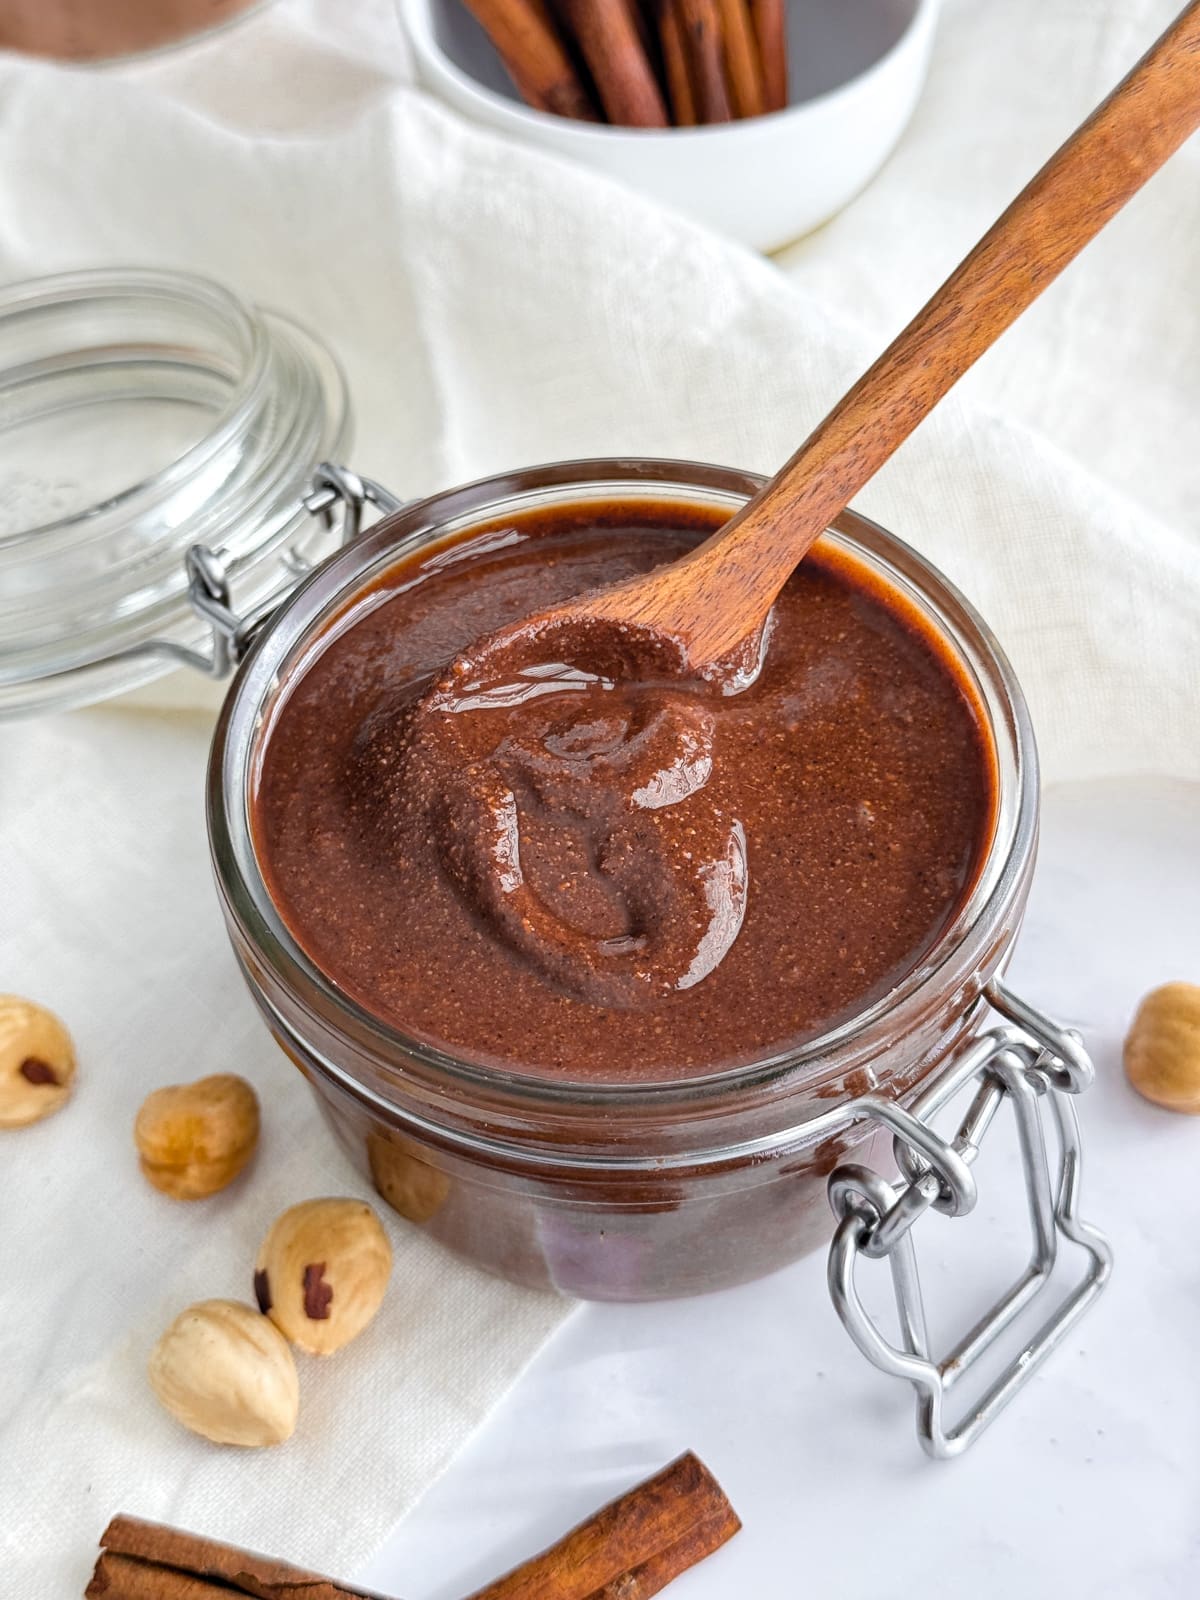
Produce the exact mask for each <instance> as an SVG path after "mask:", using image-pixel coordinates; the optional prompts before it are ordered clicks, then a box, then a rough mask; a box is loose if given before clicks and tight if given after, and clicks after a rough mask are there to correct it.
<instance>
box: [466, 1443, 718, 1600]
mask: <svg viewBox="0 0 1200 1600" xmlns="http://www.w3.org/2000/svg"><path fill="white" fill-rule="evenodd" d="M740 1527H741V1522H740V1521H739V1520H738V1516H737V1513H736V1512H735V1511H734V1509H733V1507H732V1506H731V1505H730V1504H729V1501H728V1500H727V1499H726V1498H725V1494H724V1492H723V1490H722V1489H721V1486H720V1484H719V1483H718V1482H717V1481H716V1479H715V1478H714V1477H713V1476H712V1474H711V1473H710V1472H709V1470H708V1468H707V1467H706V1466H705V1465H704V1464H703V1462H701V1461H699V1460H698V1459H697V1458H696V1457H695V1456H694V1455H693V1454H692V1453H691V1452H690V1451H689V1452H688V1453H687V1454H686V1455H682V1456H680V1457H679V1459H678V1460H676V1461H672V1462H671V1464H670V1466H668V1467H664V1468H663V1470H662V1471H661V1472H660V1473H658V1474H656V1476H655V1477H653V1478H650V1479H648V1480H647V1481H646V1482H645V1483H641V1484H639V1485H638V1486H637V1487H636V1488H635V1489H631V1490H630V1491H629V1493H628V1494H623V1495H621V1496H620V1498H619V1499H617V1500H613V1501H612V1502H610V1504H608V1505H606V1506H604V1507H603V1508H602V1509H601V1510H600V1511H598V1512H596V1514H595V1516H592V1517H589V1518H588V1519H587V1521H586V1522H581V1523H580V1524H579V1526H578V1527H577V1528H574V1529H573V1530H572V1531H571V1532H570V1533H568V1534H567V1536H566V1537H565V1538H563V1539H560V1540H559V1542H558V1543H557V1544H555V1545H552V1546H551V1547H550V1549H549V1550H545V1551H543V1552H542V1554H541V1555H540V1556H535V1557H534V1558H533V1560H532V1561H527V1562H525V1563H524V1564H523V1565H522V1566H520V1567H517V1568H515V1569H514V1570H513V1571H512V1572H510V1573H508V1574H506V1576H504V1577H503V1578H499V1579H497V1581H496V1582H495V1583H492V1584H489V1585H488V1586H487V1588H486V1589H479V1590H477V1591H476V1593H474V1594H473V1595H471V1596H469V1600H643V1597H645V1596H648V1595H653V1594H657V1593H658V1591H659V1590H660V1589H661V1588H662V1587H663V1586H664V1584H667V1583H670V1581H671V1579H672V1578H676V1577H678V1576H679V1574H680V1573H681V1572H684V1571H686V1570H687V1568H688V1567H691V1566H694V1565H695V1564H696V1562H698V1561H702V1560H703V1559H704V1557H705V1556H709V1555H711V1554H712V1553H713V1551H714V1550H717V1549H719V1548H720V1546H721V1545H723V1544H724V1543H725V1542H726V1540H728V1539H732V1537H733V1535H734V1534H735V1533H736V1532H737V1531H738V1529H739V1528H740Z"/></svg>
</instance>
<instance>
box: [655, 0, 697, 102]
mask: <svg viewBox="0 0 1200 1600" xmlns="http://www.w3.org/2000/svg"><path fill="white" fill-rule="evenodd" d="M658 37H659V42H660V44H661V46H662V57H663V72H664V73H665V75H666V80H667V95H668V97H669V99H670V101H671V113H672V117H673V120H674V122H675V126H676V127H677V128H690V127H693V126H694V125H695V121H696V97H695V95H693V93H692V80H691V75H690V72H689V69H688V55H687V41H686V39H685V38H684V32H683V19H682V17H681V15H680V11H679V6H678V4H677V0H659V4H658Z"/></svg>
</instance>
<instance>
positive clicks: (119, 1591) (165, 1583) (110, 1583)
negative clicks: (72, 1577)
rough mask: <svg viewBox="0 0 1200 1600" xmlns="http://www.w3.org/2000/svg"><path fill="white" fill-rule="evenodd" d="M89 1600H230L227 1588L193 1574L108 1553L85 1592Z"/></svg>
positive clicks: (102, 1559)
mask: <svg viewBox="0 0 1200 1600" xmlns="http://www.w3.org/2000/svg"><path fill="white" fill-rule="evenodd" d="M84 1592H85V1595H86V1597H87V1600H100V1597H101V1596H103V1600H220V1597H221V1596H222V1595H223V1596H224V1597H225V1600H229V1594H230V1590H229V1589H228V1587H227V1586H226V1585H225V1584H223V1583H222V1584H215V1583H209V1582H208V1581H207V1579H205V1578H197V1577H196V1576H195V1575H194V1574H192V1573H187V1572H176V1571H175V1570H174V1568H172V1567H160V1566H159V1565H158V1564H157V1563H156V1562H148V1561H135V1560H133V1559H132V1558H131V1557H130V1556H114V1555H110V1554H109V1553H108V1551H105V1552H104V1553H103V1554H102V1555H101V1557H100V1559H99V1560H98V1561H97V1562H96V1570H95V1572H93V1574H92V1580H91V1582H90V1583H89V1584H88V1586H87V1589H86V1590H85V1591H84Z"/></svg>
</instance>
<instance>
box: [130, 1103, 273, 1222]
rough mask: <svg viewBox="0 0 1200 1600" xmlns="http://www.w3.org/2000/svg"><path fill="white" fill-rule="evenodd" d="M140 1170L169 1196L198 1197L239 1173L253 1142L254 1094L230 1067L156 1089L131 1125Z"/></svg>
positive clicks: (255, 1131) (255, 1133) (255, 1139)
mask: <svg viewBox="0 0 1200 1600" xmlns="http://www.w3.org/2000/svg"><path fill="white" fill-rule="evenodd" d="M133 1137H134V1140H135V1141H136V1143H137V1147H138V1154H139V1156H140V1157H141V1167H142V1171H143V1172H144V1173H145V1174H146V1177H147V1178H148V1179H149V1180H150V1182H151V1183H152V1184H153V1185H154V1187H155V1188H156V1189H161V1190H162V1192H163V1194H169V1195H171V1196H172V1198H173V1199H175V1200H203V1199H204V1198H205V1196H206V1195H210V1194H216V1192H217V1190H218V1189H224V1188H225V1186H226V1184H230V1183H232V1182H233V1180H234V1179H235V1178H236V1177H237V1175H238V1173H239V1172H241V1170H242V1168H243V1167H244V1166H245V1165H246V1163H247V1162H248V1161H249V1160H250V1157H251V1156H252V1155H253V1154H254V1148H255V1146H256V1145H257V1143H258V1097H257V1096H256V1095H255V1093H254V1090H253V1089H252V1088H251V1087H250V1085H249V1084H248V1083H247V1082H246V1080H245V1079H244V1078H238V1077H235V1076H234V1075H233V1073H230V1072H220V1073H217V1074H216V1076H215V1077H212V1078H200V1079H198V1080H197V1081H196V1082H195V1083H183V1084H176V1085H173V1086H172V1087H171V1088H168V1089H156V1090H155V1091H154V1093H153V1094H151V1095H148V1096H147V1097H146V1099H145V1100H144V1101H143V1102H142V1109H141V1110H140V1111H139V1112H138V1114H137V1121H136V1122H135V1124H134V1128H133Z"/></svg>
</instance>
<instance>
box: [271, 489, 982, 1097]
mask: <svg viewBox="0 0 1200 1600" xmlns="http://www.w3.org/2000/svg"><path fill="white" fill-rule="evenodd" d="M719 520H720V518H719V515H718V514H717V513H716V512H715V511H713V510H712V509H710V508H700V507H696V508H685V507H681V506H680V505H678V504H675V503H663V504H661V505H657V504H654V503H647V502H646V501H644V500H640V499H639V500H636V501H630V502H628V503H622V502H619V501H614V502H611V503H606V504H602V505H597V504H594V503H587V504H580V505H578V506H566V507H564V506H562V505H559V506H555V507H553V508H550V509H547V510H542V511H537V512H525V513H523V514H522V515H521V516H520V517H518V518H516V519H508V520H505V521H503V522H496V523H493V524H489V525H487V526H485V527H482V528H481V527H478V526H477V527H474V528H472V529H470V530H469V531H468V532H466V533H465V534H463V535H460V536H459V537H457V538H451V539H449V540H447V541H444V542H443V543H441V544H440V545H438V546H435V547H433V548H432V549H431V548H430V547H428V546H426V547H425V548H423V549H422V550H421V551H420V552H419V553H417V554H415V555H413V556H412V557H411V558H410V559H409V560H407V561H401V562H399V563H398V564H397V565H396V566H395V567H393V568H392V569H391V570H390V571H388V572H387V573H386V575H385V576H384V577H383V578H382V579H381V580H380V581H379V582H378V583H377V584H376V585H375V587H374V588H373V589H372V590H371V591H370V592H369V593H368V594H367V595H366V596H359V597H358V598H357V599H356V601H355V602H354V603H353V604H352V606H351V608H350V610H349V611H348V612H347V613H345V614H344V615H343V616H342V617H340V618H339V619H337V621H336V622H335V624H334V625H333V626H332V627H330V628H329V629H328V630H327V631H326V634H325V635H324V637H323V639H322V640H320V641H319V642H318V645H317V646H316V648H315V649H314V651H313V652H312V654H311V655H310V656H309V658H308V659H307V660H306V661H305V662H304V663H303V664H302V666H301V668H300V669H299V671H298V672H297V673H296V674H295V675H294V677H293V680H292V681H291V683H290V684H289V686H288V687H287V688H286V689H285V692H284V694H283V696H282V698H281V702H280V704H279V706H278V708H277V709H276V712H275V714H274V717H273V720H272V724H271V726H270V728H269V730H268V736H267V738H266V740H265V744H264V747H263V751H262V757H261V770H260V774H259V781H258V785H257V791H256V795H255V805H254V833H255V843H256V849H257V852H258V855H259V858H260V862H261V864H262V867H263V871H264V875H265V877H266V881H267V883H268V886H269V888H270V891H271V894H272V897H273V899H274V900H275V902H276V904H277V905H278V907H279V909H280V911H281V913H282V915H283V916H284V918H285V920H286V921H287V923H288V925H289V927H290V928H291V930H292V932H293V935H294V936H295V937H296V939H297V940H298V941H299V942H300V944H301V945H302V946H303V947H304V948H305V949H306V950H307V951H308V953H309V954H310V956H311V957H312V959H313V960H315V961H316V962H317V963H318V964H319V965H320V966H321V967H322V969H323V970H324V971H325V972H326V973H327V974H328V975H329V976H330V977H331V978H333V979H334V981H335V982H336V983H337V984H338V985H340V987H341V988H342V989H343V990H345V991H346V992H347V993H349V994H350V995H352V996H353V997H354V998H355V999H356V1000H358V1001H359V1002H360V1003H361V1004H362V1005H364V1006H365V1007H366V1008H368V1009H369V1010H371V1011H372V1012H374V1013H375V1014H376V1015H378V1016H380V1017H381V1018H382V1019H384V1020H385V1021H387V1022H389V1023H391V1024H392V1025H394V1026H396V1027H397V1028H399V1029H400V1030H401V1031H403V1032H404V1033H406V1034H409V1035H410V1036H413V1037H415V1038H418V1039H421V1040H423V1041H425V1042H427V1043H431V1044H434V1045H438V1046H441V1047H442V1048H444V1049H447V1050H449V1051H450V1052H452V1053H454V1054H455V1055H458V1056H462V1057H465V1058H466V1059H469V1060H473V1061H478V1062H482V1063H485V1064H489V1065H492V1066H499V1067H503V1068H506V1069H508V1070H510V1071H516V1072H520V1073H523V1074H526V1075H530V1076H536V1077H547V1078H561V1079H565V1080H569V1081H575V1082H588V1081H593V1082H608V1083H621V1082H638V1081H654V1080H666V1079H681V1078H688V1077H693V1076H701V1075H707V1074H710V1073H712V1072H716V1071H720V1070H722V1069H725V1068H728V1067H732V1066H735V1065H738V1064H741V1063H745V1062H748V1061H752V1060H757V1059H762V1058H763V1057H764V1056H768V1055H772V1054H775V1053H777V1052H780V1051H783V1050H786V1049H787V1048H788V1047H790V1046H794V1045H796V1044H799V1043H801V1042H802V1041H804V1040H805V1039H807V1038H811V1037H812V1036H814V1035H815V1034H816V1033H818V1032H821V1031H823V1030H825V1029H826V1028H828V1027H829V1026H830V1025H831V1024H834V1023H836V1022H837V1021H839V1020H840V1019H842V1018H845V1017H847V1016H849V1015H850V1014H852V1013H854V1012H856V1011H860V1010H862V1009H863V1008H864V1007H865V1006H866V1005H868V1004H869V1003H870V1002H871V1001H872V1000H874V999H876V998H878V997H879V996H881V995H882V994H884V993H886V992H887V990H888V989H889V988H890V987H891V986H892V985H893V984H894V983H895V982H896V981H897V980H898V979H899V978H901V977H902V976H904V975H906V974H907V973H908V972H910V971H911V970H912V969H913V967H914V966H915V965H916V964H917V963H918V962H919V961H920V959H921V957H922V955H923V953H924V952H926V951H927V950H928V949H929V947H930V945H931V944H932V942H933V941H934V940H935V938H936V937H937V935H938V933H939V931H940V930H941V929H942V928H943V927H944V926H945V925H946V923H947V921H948V919H949V918H950V917H952V916H953V914H954V912H955V910H956V909H957V907H958V906H959V905H960V904H961V902H962V900H963V898H964V896H965V895H966V894H967V893H968V892H969V889H970V886H971V884H972V882H973V880H974V877H975V875H976V873H977V871H978V868H979V865H980V862H981V860H982V856H983V853H984V851H985V849H986V846H987V842H988V838H989V835H990V832H991V827H992V821H993V814H994V806H995V778H994V770H993V758H992V753H991V750H990V747H989V745H988V741H987V739H986V737H985V735H984V733H983V731H982V727H981V718H980V715H979V713H978V709H977V705H976V701H975V698H974V695H973V692H972V691H971V690H970V689H969V687H968V686H967V684H966V682H965V681H964V679H963V677H962V675H961V671H960V669H958V668H957V667H956V666H955V664H954V663H953V662H952V661H951V660H950V658H949V656H948V655H947V653H946V652H945V648H944V646H941V645H939V643H938V640H937V636H936V635H935V633H934V632H933V630H932V629H931V628H930V627H929V626H928V625H927V624H926V623H924V622H923V621H922V619H921V618H920V617H919V616H918V614H917V613H916V612H915V611H913V610H910V609H909V608H908V607H907V606H906V604H905V602H903V601H902V600H901V599H900V597H899V596H898V595H895V594H892V593H891V592H890V591H887V590H886V589H885V588H884V587H883V586H882V584H881V583H879V582H878V581H877V580H875V579H873V578H872V577H871V576H870V575H869V573H868V571H867V569H866V568H865V567H860V566H859V565H858V564H857V563H854V562H852V561H851V560H850V559H849V558H848V557H845V556H843V555H841V554H839V553H837V552H836V551H834V550H831V549H830V550H827V549H825V548H824V547H818V548H817V550H816V551H814V552H813V553H812V554H811V555H810V556H809V557H808V558H807V559H806V560H805V561H804V563H803V564H802V565H801V567H800V568H799V569H798V571H797V572H796V573H795V575H794V576H793V577H792V579H791V580H790V581H789V582H788V584H787V585H786V587H785V588H784V590H783V593H782V594H781V596H780V598H779V600H778V602H777V604H776V607H775V611H774V617H773V626H772V630H771V634H770V638H769V643H768V647H767V650H766V655H765V661H764V665H763V668H762V671H761V672H760V674H759V676H758V678H757V679H756V681H755V682H754V683H753V684H752V685H751V686H749V687H748V688H746V689H744V690H743V691H742V692H740V693H738V694H736V695H730V696H727V697H722V696H721V695H720V694H718V693H716V692H714V691H712V690H711V689H708V690H699V689H696V688H693V687H690V686H687V685H684V684H680V683H666V682H649V683H644V682H639V683H633V682H629V681H625V680H617V679H612V678H607V677H605V676H604V675H603V673H602V672H592V671H589V670H588V663H587V661H586V660H580V659H578V658H575V659H573V660H572V662H571V664H570V667H569V668H568V667H565V666H563V665H561V664H555V663H547V664H545V666H544V667H543V668H542V669H541V670H540V671H534V672H532V673H531V672H528V671H526V672H523V673H521V674H520V675H518V676H516V677H514V678H513V679H512V680H511V681H505V680H503V679H501V680H491V679H489V681H488V682H487V683H481V684H476V683H472V682H470V681H463V680H462V679H461V678H456V677H455V676H454V675H453V674H448V673H447V670H446V669H447V663H448V662H451V661H452V660H453V659H454V658H455V657H456V656H457V655H458V654H459V652H461V651H462V650H464V649H465V648H466V647H467V646H468V645H470V644H471V642H472V641H473V640H475V639H476V638H478V637H479V636H480V635H483V634H486V633H489V632H491V631H492V630H495V629H498V628H502V627H504V626H505V625H507V624H509V623H511V622H513V621H515V620H517V619H518V618H520V617H522V616H523V615H525V614H526V613H528V612H531V611H535V610H538V609H540V608H542V607H544V606H547V605H552V604H554V603H556V602H559V601H561V600H564V599H567V598H569V597H571V596H573V595H575V594H578V593H580V592H582V591H583V590H586V589H590V588H594V587H596V586H598V585H600V584H603V583H610V582H613V581H616V580H619V579H621V578H625V577H628V576H631V575H633V574H635V573H639V572H644V571H646V570H648V569H649V568H651V567H653V566H656V565H658V564H659V563H660V562H662V561H666V560H671V559H673V558H675V557H676V556H678V555H680V554H682V553H683V552H684V551H685V550H686V549H687V548H689V546H690V545H692V544H694V543H695V542H697V540H698V539H699V538H702V537H704V536H705V535H707V534H708V533H710V532H711V531H712V530H713V529H714V527H715V526H717V525H718V523H719Z"/></svg>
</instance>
